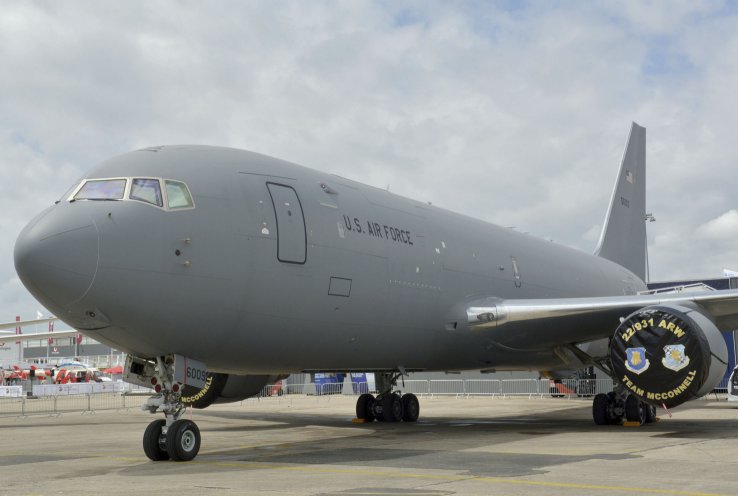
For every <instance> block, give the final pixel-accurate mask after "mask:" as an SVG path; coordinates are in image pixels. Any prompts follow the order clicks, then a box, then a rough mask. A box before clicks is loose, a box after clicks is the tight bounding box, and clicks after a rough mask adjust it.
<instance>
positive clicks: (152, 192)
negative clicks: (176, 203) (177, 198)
mask: <svg viewBox="0 0 738 496" xmlns="http://www.w3.org/2000/svg"><path fill="white" fill-rule="evenodd" d="M129 198H130V199H131V200H139V201H142V202H146V203H151V204H152V205H156V206H157V207H162V206H164V202H163V201H162V199H161V186H160V185H159V180H158V179H138V178H137V179H134V180H133V182H132V184H131V193H130V195H129Z"/></svg>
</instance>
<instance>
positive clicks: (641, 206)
mask: <svg viewBox="0 0 738 496" xmlns="http://www.w3.org/2000/svg"><path fill="white" fill-rule="evenodd" d="M595 255H598V256H600V257H602V258H606V259H608V260H612V261H613V262H615V263H617V264H620V265H622V266H623V267H625V268H626V269H628V270H630V271H631V272H633V273H634V274H635V275H637V276H638V277H640V278H641V279H642V280H645V278H646V128H645V127H641V126H639V125H638V124H636V123H635V122H634V123H633V125H632V127H631V128H630V136H629V137H628V144H627V145H626V146H625V154H624V155H623V162H622V163H621V164H620V172H619V173H618V177H617V180H616V181H615V189H614V190H613V192H612V199H611V200H610V209H609V210H608V211H607V217H606V218H605V225H604V226H603V227H602V234H601V235H600V242H599V243H598V245H597V249H596V250H595Z"/></svg>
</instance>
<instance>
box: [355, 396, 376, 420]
mask: <svg viewBox="0 0 738 496" xmlns="http://www.w3.org/2000/svg"><path fill="white" fill-rule="evenodd" d="M356 418H360V419H364V420H365V421H367V422H373V421H374V419H375V415H374V396H372V395H371V394H369V393H364V394H362V395H361V396H359V399H357V400H356Z"/></svg>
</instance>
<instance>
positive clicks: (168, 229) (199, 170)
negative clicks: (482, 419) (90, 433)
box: [16, 146, 645, 374]
mask: <svg viewBox="0 0 738 496" xmlns="http://www.w3.org/2000/svg"><path fill="white" fill-rule="evenodd" d="M87 177H88V178H116V177H127V178H138V177H140V178H148V177H157V178H169V179H175V180H178V181H182V182H184V183H186V184H187V185H188V187H189V189H190V191H191V193H192V197H193V199H194V204H195V208H192V209H185V210H181V211H168V210H166V209H161V208H157V207H156V206H153V205H150V204H147V203H143V202H138V201H83V200H78V201H72V202H70V201H68V198H66V197H65V198H63V199H62V200H61V201H60V202H58V203H57V204H56V205H54V206H52V207H50V208H49V209H47V210H46V211H44V212H43V213H42V214H40V215H39V216H38V217H37V218H36V219H34V220H33V221H32V222H31V224H29V226H28V227H27V228H26V229H25V230H24V232H23V233H22V234H21V237H20V238H19V241H18V244H17V246H16V263H18V260H19V259H20V260H21V261H22V260H24V257H26V259H28V260H33V261H35V263H37V264H38V266H39V269H38V270H39V271H43V272H44V277H45V278H46V279H45V280H46V282H47V284H46V286H44V287H43V288H40V287H38V286H34V284H33V278H32V277H30V278H28V280H24V283H25V284H26V285H27V287H29V289H30V290H31V292H32V293H33V294H34V296H36V297H37V298H38V299H39V300H40V301H41V302H42V303H44V304H45V305H46V306H47V308H49V310H51V311H52V312H54V313H55V314H56V315H57V316H58V317H59V318H61V319H62V320H64V321H66V322H67V323H68V324H70V325H71V326H73V327H75V328H78V329H81V330H83V331H85V333H86V334H88V335H90V336H92V337H94V338H95V339H98V340H100V341H101V342H103V343H107V344H109V345H111V346H113V347H115V348H117V349H121V350H123V351H126V352H128V353H131V354H133V355H136V356H141V357H155V356H160V355H165V354H168V353H177V354H181V355H184V356H188V357H192V358H195V359H198V360H200V361H202V362H204V363H206V364H207V365H208V368H209V369H210V370H213V371H221V372H232V373H241V374H245V373H251V374H255V373H287V372H298V371H305V370H396V369H398V368H400V369H402V368H404V369H406V370H464V369H528V368H530V369H539V370H544V369H555V368H561V367H565V366H566V365H567V364H566V363H564V362H562V358H561V354H560V353H556V352H555V350H554V349H553V346H549V345H548V344H546V343H543V344H541V345H540V346H539V345H538V344H537V343H528V345H527V346H525V347H518V348H515V349H512V348H509V347H505V346H500V345H499V344H498V343H497V342H496V341H495V340H494V339H493V336H492V335H490V334H489V333H484V332H478V331H473V330H471V329H470V328H469V326H468V325H467V323H466V314H465V313H464V304H465V303H466V302H470V301H474V300H479V299H482V298H488V299H490V298H491V299H494V298H499V299H535V298H547V299H550V298H571V297H585V296H586V297H593V296H615V295H624V294H634V293H635V292H637V291H641V290H643V289H645V285H644V284H643V282H642V281H641V280H640V279H639V278H638V277H637V276H635V275H634V274H633V273H631V272H630V271H628V270H626V269H625V268H623V267H621V266H619V265H617V264H615V263H613V262H610V261H608V260H605V259H603V258H599V257H596V256H593V255H588V254H583V253H581V252H579V251H576V250H573V249H570V248H567V247H564V246H560V245H557V244H555V243H552V242H549V241H544V240H540V239H537V238H535V237H533V236H530V235H525V234H521V233H519V232H516V231H515V230H513V229H509V228H503V227H498V226H495V225H492V224H489V223H486V222H482V221H479V220H475V219H472V218H469V217H466V216H462V215H459V214H455V213H452V212H449V211H446V210H443V209H440V208H436V207H433V206H430V205H428V204H424V203H420V202H417V201H413V200H409V199H406V198H402V197H400V196H397V195H395V194H392V193H389V192H387V191H384V190H381V189H376V188H373V187H369V186H366V185H362V184H359V183H356V182H353V181H350V180H347V179H344V178H341V177H337V176H334V175H330V174H326V173H322V172H318V171H315V170H311V169H308V168H305V167H301V166H298V165H295V164H291V163H288V162H284V161H280V160H277V159H274V158H270V157H266V156H263V155H258V154H255V153H251V152H246V151H240V150H234V149H227V148H217V147H200V146H171V147H170V146H167V147H162V148H158V149H151V150H142V151H136V152H131V153H128V154H124V155H121V156H119V157H116V158H114V159H111V160H109V161H107V162H104V163H103V164H101V165H100V166H98V167H97V168H95V169H94V170H93V171H92V172H90V174H89V175H88V176H87ZM49 279H53V280H55V281H56V282H57V283H56V284H54V283H53V281H52V282H51V283H49ZM615 325H617V323H615ZM500 332H503V329H501V330H500ZM504 332H517V333H525V332H526V331H525V328H515V327H511V328H509V329H507V330H505V331H504Z"/></svg>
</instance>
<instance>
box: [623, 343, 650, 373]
mask: <svg viewBox="0 0 738 496" xmlns="http://www.w3.org/2000/svg"><path fill="white" fill-rule="evenodd" d="M625 354H626V359H625V368H626V369H628V370H630V371H631V372H633V373H634V374H639V375H640V374H641V373H642V372H645V371H646V370H647V369H648V367H649V366H650V365H651V362H649V361H648V358H646V348H641V347H639V348H627V349H626V350H625Z"/></svg>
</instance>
